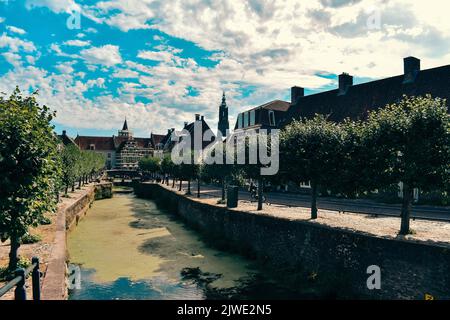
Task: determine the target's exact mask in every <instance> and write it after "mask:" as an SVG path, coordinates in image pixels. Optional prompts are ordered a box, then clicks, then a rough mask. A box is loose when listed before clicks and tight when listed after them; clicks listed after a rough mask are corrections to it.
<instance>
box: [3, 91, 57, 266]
mask: <svg viewBox="0 0 450 320" xmlns="http://www.w3.org/2000/svg"><path fill="white" fill-rule="evenodd" d="M35 96H36V95H35V94H33V95H31V96H28V97H25V96H22V94H21V93H20V91H19V89H16V90H15V91H14V93H13V94H12V95H11V96H10V97H9V98H8V99H4V98H3V97H1V98H0V168H1V172H2V174H1V175H0V185H1V186H2V187H1V189H0V212H1V214H0V236H1V240H2V241H5V240H6V239H8V238H10V239H11V253H10V268H16V266H17V249H18V247H19V246H20V244H19V240H20V238H21V237H22V236H23V235H25V234H26V233H27V231H28V228H29V227H30V226H37V225H38V224H39V221H41V219H42V216H43V214H44V213H45V212H51V211H53V210H54V209H55V207H56V197H55V189H56V185H57V183H58V182H57V181H58V179H59V175H60V167H59V164H60V162H59V161H58V140H57V138H56V136H55V134H54V133H53V126H52V125H51V124H50V122H51V121H52V119H53V118H54V116H55V114H54V112H51V111H50V110H49V108H48V107H46V106H39V105H38V103H37V102H36V98H35Z"/></svg>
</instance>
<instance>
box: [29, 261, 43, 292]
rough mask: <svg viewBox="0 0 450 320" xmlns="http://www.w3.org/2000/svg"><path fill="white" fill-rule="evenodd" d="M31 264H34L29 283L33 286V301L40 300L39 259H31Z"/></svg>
mask: <svg viewBox="0 0 450 320" xmlns="http://www.w3.org/2000/svg"><path fill="white" fill-rule="evenodd" d="M31 263H32V264H36V266H35V267H34V268H33V272H32V273H31V281H32V284H33V300H41V272H40V271H39V258H38V257H33V259H31Z"/></svg>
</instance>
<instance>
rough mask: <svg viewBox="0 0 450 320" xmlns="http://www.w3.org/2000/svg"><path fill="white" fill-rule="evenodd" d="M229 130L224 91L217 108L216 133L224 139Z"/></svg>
mask: <svg viewBox="0 0 450 320" xmlns="http://www.w3.org/2000/svg"><path fill="white" fill-rule="evenodd" d="M229 128H230V125H229V123H228V107H227V101H226V98H225V91H223V94H222V103H221V104H220V106H219V123H218V131H219V132H218V133H219V134H220V135H222V137H226V135H227V130H228V129H229Z"/></svg>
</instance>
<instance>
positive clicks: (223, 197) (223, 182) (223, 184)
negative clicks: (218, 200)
mask: <svg viewBox="0 0 450 320" xmlns="http://www.w3.org/2000/svg"><path fill="white" fill-rule="evenodd" d="M222 201H225V179H222Z"/></svg>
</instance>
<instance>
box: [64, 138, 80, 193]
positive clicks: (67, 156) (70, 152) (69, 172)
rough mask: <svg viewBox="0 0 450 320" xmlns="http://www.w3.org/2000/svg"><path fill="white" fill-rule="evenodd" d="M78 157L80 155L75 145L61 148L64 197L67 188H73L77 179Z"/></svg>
mask: <svg viewBox="0 0 450 320" xmlns="http://www.w3.org/2000/svg"><path fill="white" fill-rule="evenodd" d="M80 157H81V153H80V150H79V149H78V147H77V146H76V145H72V144H70V145H68V146H65V147H63V150H62V152H61V166H62V181H63V184H64V194H65V195H67V191H68V189H69V187H70V186H72V187H73V184H74V183H75V181H76V179H77V177H78V163H79V161H80ZM72 191H73V190H72Z"/></svg>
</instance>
